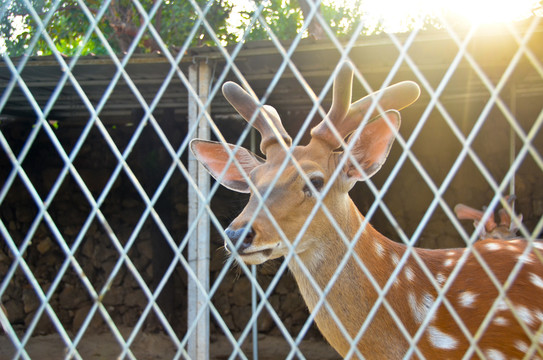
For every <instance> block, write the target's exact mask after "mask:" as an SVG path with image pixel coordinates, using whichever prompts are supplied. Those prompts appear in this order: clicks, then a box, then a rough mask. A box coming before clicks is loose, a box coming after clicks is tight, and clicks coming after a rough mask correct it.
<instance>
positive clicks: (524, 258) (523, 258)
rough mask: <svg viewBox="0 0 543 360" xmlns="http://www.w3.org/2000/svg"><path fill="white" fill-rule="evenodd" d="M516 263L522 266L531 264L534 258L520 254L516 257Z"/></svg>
mask: <svg viewBox="0 0 543 360" xmlns="http://www.w3.org/2000/svg"><path fill="white" fill-rule="evenodd" d="M517 259H518V261H519V262H521V263H523V264H533V263H534V258H533V257H532V256H531V254H520V255H519V256H518V258H517Z"/></svg>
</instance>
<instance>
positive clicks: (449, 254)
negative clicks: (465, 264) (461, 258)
mask: <svg viewBox="0 0 543 360" xmlns="http://www.w3.org/2000/svg"><path fill="white" fill-rule="evenodd" d="M454 255H456V252H455V251H447V256H454Z"/></svg>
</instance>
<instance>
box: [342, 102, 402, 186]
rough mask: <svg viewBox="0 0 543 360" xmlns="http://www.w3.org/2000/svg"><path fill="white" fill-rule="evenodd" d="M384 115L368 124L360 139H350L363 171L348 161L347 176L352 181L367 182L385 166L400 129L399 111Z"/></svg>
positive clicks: (391, 111) (354, 155)
mask: <svg viewBox="0 0 543 360" xmlns="http://www.w3.org/2000/svg"><path fill="white" fill-rule="evenodd" d="M384 115H385V116H380V117H378V118H376V119H375V120H373V121H371V122H370V123H368V124H367V125H366V126H365V127H364V130H362V133H361V134H360V137H358V138H352V137H351V138H350V139H349V141H348V142H349V143H351V142H353V141H354V146H353V148H352V155H353V157H354V159H355V160H356V161H357V162H358V164H359V165H360V168H362V170H363V171H360V170H359V167H358V166H355V165H354V164H353V162H352V161H353V160H348V161H347V163H346V164H347V165H346V168H345V174H346V176H347V177H348V178H349V179H350V180H354V181H364V180H367V179H369V178H370V177H372V176H373V175H374V174H375V173H376V172H377V171H379V169H380V168H381V166H383V164H384V162H385V160H386V158H387V156H388V153H389V152H390V148H391V146H392V143H393V142H394V139H395V137H396V133H397V132H398V129H399V127H400V113H399V112H398V111H396V110H389V111H387V112H385V114H384Z"/></svg>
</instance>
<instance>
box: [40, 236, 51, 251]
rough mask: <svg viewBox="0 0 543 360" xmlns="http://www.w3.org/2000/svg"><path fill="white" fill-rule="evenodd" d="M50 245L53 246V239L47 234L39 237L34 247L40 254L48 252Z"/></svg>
mask: <svg viewBox="0 0 543 360" xmlns="http://www.w3.org/2000/svg"><path fill="white" fill-rule="evenodd" d="M52 247H53V240H51V238H50V237H49V236H48V237H46V238H43V239H41V240H40V241H39V242H38V245H37V246H36V248H37V249H38V252H39V253H40V254H42V255H43V254H45V253H46V252H48V251H49V250H51V248H52Z"/></svg>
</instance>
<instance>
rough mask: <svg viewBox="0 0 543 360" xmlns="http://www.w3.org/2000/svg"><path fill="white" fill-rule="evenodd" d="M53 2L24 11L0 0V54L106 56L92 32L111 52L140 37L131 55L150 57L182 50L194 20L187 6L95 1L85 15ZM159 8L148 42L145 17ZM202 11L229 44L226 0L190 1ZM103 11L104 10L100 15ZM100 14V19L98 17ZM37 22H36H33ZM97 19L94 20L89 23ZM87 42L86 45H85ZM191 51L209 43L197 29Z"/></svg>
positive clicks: (182, 2) (184, 1)
mask: <svg viewBox="0 0 543 360" xmlns="http://www.w3.org/2000/svg"><path fill="white" fill-rule="evenodd" d="M55 2H56V1H53V0H29V1H28V3H29V4H30V5H31V6H30V7H27V6H26V5H25V4H24V2H22V1H18V0H8V1H7V2H6V1H5V0H4V2H3V4H2V7H1V8H0V37H1V38H2V39H4V43H3V44H2V45H3V47H4V51H6V52H7V53H9V54H10V55H22V54H23V53H25V52H26V51H27V49H28V48H29V47H30V46H31V45H32V44H34V43H35V45H34V46H33V47H31V50H30V53H29V55H47V54H50V53H51V47H50V43H51V42H52V43H53V44H54V46H55V47H56V49H57V50H58V51H59V52H60V53H62V54H64V55H67V56H71V55H74V54H75V53H76V52H78V51H80V52H81V53H82V54H89V53H94V54H105V53H107V49H106V46H107V45H106V44H105V43H104V41H102V40H101V38H100V36H99V35H98V31H97V30H96V29H93V27H92V23H93V22H94V21H96V28H97V29H99V32H101V34H102V35H103V38H105V39H106V40H107V43H109V46H111V47H112V49H113V51H114V52H121V53H122V52H126V51H127V50H128V49H129V48H130V46H133V43H134V41H135V39H136V38H137V37H138V34H139V32H140V31H141V30H142V29H143V36H141V38H139V37H138V38H139V41H138V42H137V44H136V52H152V51H156V50H159V48H160V46H159V43H160V41H162V42H164V44H165V46H167V47H181V46H183V44H184V43H185V41H187V39H188V38H189V34H191V33H192V30H193V27H194V24H195V23H196V22H197V21H198V18H199V15H198V12H197V11H195V9H194V7H193V5H192V4H191V2H190V1H188V0H166V1H164V0H141V1H140V4H141V6H142V7H143V10H144V12H143V11H140V9H138V8H137V7H136V6H135V4H134V3H133V2H132V1H130V0H112V1H111V2H109V3H105V2H103V1H100V0H89V1H85V2H84V3H85V6H86V7H87V8H88V12H87V13H85V12H84V11H83V8H82V7H81V5H80V2H78V1H76V0H65V1H60V6H58V7H56V6H55ZM156 2H158V3H157V4H156V5H157V6H158V8H157V10H156V12H154V16H153V17H152V19H151V24H152V26H153V27H154V29H155V30H156V32H157V33H158V34H159V35H160V39H161V40H159V39H158V38H157V37H155V36H153V34H152V33H151V31H150V30H149V29H148V28H145V27H143V25H144V24H145V17H146V16H145V12H146V13H149V12H151V10H152V9H153V7H154V6H155V3H156ZM194 2H196V3H197V4H198V5H199V6H200V9H201V10H202V11H206V13H205V19H206V21H207V22H208V23H209V25H210V27H211V28H212V29H213V30H214V31H215V34H216V36H217V37H218V39H219V41H221V42H232V41H234V40H235V37H234V36H233V35H232V34H231V33H230V32H229V31H228V29H227V19H228V17H229V14H230V12H231V10H232V4H231V3H229V2H228V0H216V1H214V2H212V6H209V7H206V5H207V3H208V1H206V0H194ZM102 6H107V8H106V9H102ZM102 10H105V11H103V15H102V16H99V14H100V13H101V12H102ZM89 14H90V15H89ZM37 19H39V20H37ZM94 19H97V20H94ZM39 22H42V24H43V27H44V30H45V33H47V34H48V36H49V37H50V39H51V41H50V42H49V43H48V41H47V40H46V38H45V37H44V36H40V31H39V30H40V24H39ZM85 39H86V41H85ZM189 41H191V42H190V44H189V45H191V46H197V45H203V44H210V45H217V44H215V43H214V41H213V39H212V37H211V36H210V34H209V33H208V32H207V31H206V30H205V27H204V26H203V25H200V26H199V27H198V28H197V30H196V32H195V33H194V36H193V37H192V38H190V39H189Z"/></svg>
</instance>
